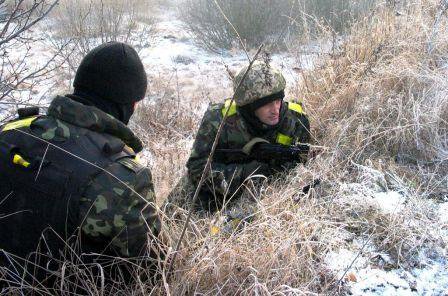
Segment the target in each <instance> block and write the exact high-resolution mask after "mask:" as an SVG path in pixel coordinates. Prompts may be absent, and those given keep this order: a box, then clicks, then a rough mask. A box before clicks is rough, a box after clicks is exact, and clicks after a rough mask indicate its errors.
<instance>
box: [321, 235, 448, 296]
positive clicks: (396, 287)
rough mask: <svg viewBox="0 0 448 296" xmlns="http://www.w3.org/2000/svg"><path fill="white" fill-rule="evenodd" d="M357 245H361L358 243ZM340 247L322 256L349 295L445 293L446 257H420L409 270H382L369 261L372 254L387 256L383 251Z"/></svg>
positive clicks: (447, 278) (447, 281)
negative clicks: (343, 283)
mask: <svg viewBox="0 0 448 296" xmlns="http://www.w3.org/2000/svg"><path fill="white" fill-rule="evenodd" d="M358 245H362V244H361V243H358ZM360 249H361V248H359V249H357V250H348V249H341V250H338V251H335V252H331V253H329V254H328V255H327V257H326V262H327V264H328V266H329V267H330V269H332V270H333V271H335V272H336V273H337V275H338V277H339V278H342V276H343V275H344V273H345V275H344V281H345V282H346V284H347V285H348V286H349V288H350V291H351V293H352V294H353V295H375V296H376V295H440V296H441V295H448V260H447V259H446V258H438V259H437V260H433V259H429V258H424V257H423V258H421V261H420V264H421V265H422V266H423V267H421V268H415V269H412V270H410V271H407V270H404V269H402V268H400V269H392V270H384V269H381V268H380V267H376V266H375V265H374V264H372V262H371V260H370V259H372V258H378V257H380V258H381V259H382V260H385V261H387V260H389V259H388V256H387V254H378V253H375V252H373V251H371V250H369V248H365V249H364V251H363V252H362V253H361V255H360V256H359V257H358V258H357V259H356V260H355V258H356V257H357V256H358V253H359V252H360Z"/></svg>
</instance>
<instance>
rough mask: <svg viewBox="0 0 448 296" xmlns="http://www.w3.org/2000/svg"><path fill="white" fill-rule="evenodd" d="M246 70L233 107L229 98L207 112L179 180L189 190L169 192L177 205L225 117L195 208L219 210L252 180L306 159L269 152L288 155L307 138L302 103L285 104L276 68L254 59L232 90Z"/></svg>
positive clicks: (194, 180)
mask: <svg viewBox="0 0 448 296" xmlns="http://www.w3.org/2000/svg"><path fill="white" fill-rule="evenodd" d="M246 70H247V67H244V68H243V69H241V70H240V72H239V73H238V75H237V76H236V77H235V79H234V92H235V93H234V103H233V104H232V103H231V100H230V99H228V100H226V101H225V102H224V103H221V104H212V105H210V107H209V108H208V110H207V111H206V113H205V115H204V117H203V119H202V122H201V125H200V127H199V130H198V133H197V135H196V139H195V142H194V144H193V149H192V152H191V155H190V158H189V159H188V162H187V169H188V176H187V178H184V179H183V180H182V181H181V182H182V183H183V184H182V185H181V187H183V188H188V189H187V192H173V193H172V194H170V196H169V199H168V201H169V202H172V203H174V204H175V203H179V202H176V200H179V199H182V198H185V196H186V197H187V199H190V201H191V197H192V192H193V191H194V188H196V186H197V185H198V182H199V180H200V178H201V174H202V171H203V169H204V166H205V164H206V162H207V158H208V156H209V154H210V151H211V148H212V145H213V141H214V139H215V136H216V134H217V130H218V127H219V125H220V123H221V121H222V120H223V117H224V115H225V114H226V113H227V119H226V122H225V125H224V128H223V130H222V133H221V135H220V138H219V142H218V144H217V149H216V152H215V155H214V158H213V161H212V164H211V168H210V171H209V173H208V175H207V180H206V182H205V185H204V186H203V187H202V188H201V191H200V194H199V198H198V202H197V204H196V205H194V206H195V207H198V208H199V209H202V210H206V211H214V210H216V209H220V208H221V207H222V205H223V204H224V203H225V201H226V200H228V199H230V198H235V197H236V196H239V195H240V194H241V192H242V191H243V188H244V187H245V186H242V185H243V184H245V183H247V181H248V179H253V178H249V177H250V176H260V175H263V176H265V177H270V176H272V175H273V174H275V173H278V172H281V171H283V170H284V169H286V168H290V167H292V166H293V165H294V164H296V163H298V162H305V161H306V157H307V153H306V152H304V153H301V154H300V155H299V157H296V158H294V159H286V160H285V159H283V157H282V159H280V158H279V157H277V156H278V154H277V156H276V155H275V154H272V153H270V152H272V151H273V149H274V150H275V151H278V149H280V151H286V152H287V151H289V150H287V148H288V147H296V146H298V145H303V144H306V143H308V142H309V140H310V127H309V121H308V118H307V116H306V115H305V113H304V112H303V109H302V106H301V104H299V103H293V102H285V101H284V97H285V93H284V90H285V86H286V81H285V78H284V77H283V75H282V74H281V72H280V71H279V70H277V69H275V68H274V67H272V66H270V65H268V64H266V63H264V62H261V61H257V62H255V63H254V64H253V65H252V67H251V68H250V70H249V72H248V74H247V76H246V78H245V80H244V81H243V82H242V85H241V87H240V88H239V89H236V88H237V86H238V84H239V83H240V81H241V79H242V78H243V75H244V73H245V72H246ZM241 155H242V156H243V157H241ZM280 156H281V155H280ZM183 203H185V200H184V201H183Z"/></svg>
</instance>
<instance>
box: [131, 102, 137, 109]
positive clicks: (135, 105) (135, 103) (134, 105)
mask: <svg viewBox="0 0 448 296" xmlns="http://www.w3.org/2000/svg"><path fill="white" fill-rule="evenodd" d="M137 103H138V101H137V102H134V104H132V110H134V111H135V109H137Z"/></svg>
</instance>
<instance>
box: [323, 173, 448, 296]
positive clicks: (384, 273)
mask: <svg viewBox="0 0 448 296" xmlns="http://www.w3.org/2000/svg"><path fill="white" fill-rule="evenodd" d="M361 169H362V170H364V178H361V181H362V183H351V184H343V185H342V186H341V189H342V192H343V194H342V196H341V197H340V199H341V200H344V201H345V202H348V203H351V204H358V205H362V206H363V207H366V208H369V207H374V208H376V209H377V210H378V211H380V212H381V213H383V214H387V215H396V216H398V215H400V214H402V212H404V211H405V210H409V207H410V206H411V207H412V206H415V205H414V204H412V203H411V197H410V196H408V195H407V193H406V190H405V188H404V187H402V188H401V190H399V191H395V190H388V189H387V187H388V184H387V182H386V180H385V178H384V174H383V173H381V172H380V171H377V170H374V169H372V168H368V167H362V168H361ZM419 202H420V203H422V204H421V206H424V207H426V208H431V209H434V213H436V215H438V216H439V217H437V218H438V219H437V218H436V219H435V220H439V223H434V224H433V225H430V229H431V233H432V234H433V235H434V236H435V237H438V238H439V239H440V240H441V241H443V242H444V243H445V244H446V242H447V241H448V230H447V222H448V203H442V204H437V203H435V202H434V201H432V200H421V199H420V200H419ZM409 219H414V217H412V216H410V217H409ZM409 224H412V221H409ZM442 245H443V243H442ZM325 261H326V263H327V265H328V267H329V268H330V269H331V270H333V271H334V272H335V273H336V275H337V277H338V279H339V278H341V279H343V282H344V283H346V285H347V286H348V287H349V290H350V292H351V293H352V294H353V295H438V296H439V295H448V258H447V250H446V247H444V249H442V250H438V251H434V250H430V249H429V248H428V249H423V250H420V251H419V256H418V258H417V260H416V261H417V262H418V266H417V267H414V268H411V269H408V268H407V269H405V268H398V269H391V266H393V264H392V263H393V262H392V260H391V258H390V257H389V255H388V254H386V253H383V252H379V251H378V250H377V248H376V247H375V245H374V244H373V242H372V241H370V240H369V239H368V238H360V237H358V238H357V239H355V240H354V241H353V242H352V243H349V244H348V247H345V248H341V249H339V250H334V251H332V252H330V253H328V254H327V256H326V260H325Z"/></svg>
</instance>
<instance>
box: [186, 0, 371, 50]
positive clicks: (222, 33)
mask: <svg viewBox="0 0 448 296" xmlns="http://www.w3.org/2000/svg"><path fill="white" fill-rule="evenodd" d="M217 2H218V4H219V7H220V8H221V9H222V13H224V14H225V15H226V17H227V18H228V20H229V21H230V22H231V23H232V25H233V26H234V28H235V29H236V31H237V32H238V34H239V35H240V36H241V38H242V40H243V41H244V43H245V44H246V45H247V46H248V47H258V46H259V45H260V43H262V42H265V43H268V44H270V45H271V46H273V47H274V48H275V49H277V48H281V47H283V45H284V42H285V40H286V39H289V38H287V37H291V36H294V35H296V34H298V33H303V32H305V31H307V30H313V28H315V27H316V26H317V25H318V23H323V24H325V25H328V26H331V27H333V28H334V30H335V31H337V32H341V31H343V30H344V28H345V27H347V26H348V25H349V24H350V23H351V22H352V21H353V20H354V19H356V18H358V17H359V16H360V15H362V14H363V13H364V12H365V11H367V9H368V8H370V7H371V6H372V5H373V3H374V0H360V1H352V0H337V1H331V0H319V1H312V0H279V1H273V0H243V1H241V0H222V1H217ZM219 7H218V6H217V5H216V4H215V2H214V1H208V0H186V1H185V2H184V3H183V5H182V6H181V15H182V17H183V19H184V21H185V23H186V24H187V27H188V29H189V30H190V31H191V33H192V34H193V35H194V36H195V38H196V40H197V41H198V42H199V43H200V44H202V45H203V46H204V47H205V48H207V49H209V50H212V51H219V50H221V49H230V48H232V47H234V46H239V42H238V38H237V34H236V33H235V30H234V28H232V25H230V24H229V22H228V21H227V20H226V19H225V18H224V16H223V15H222V13H221V11H220V8H219Z"/></svg>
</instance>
